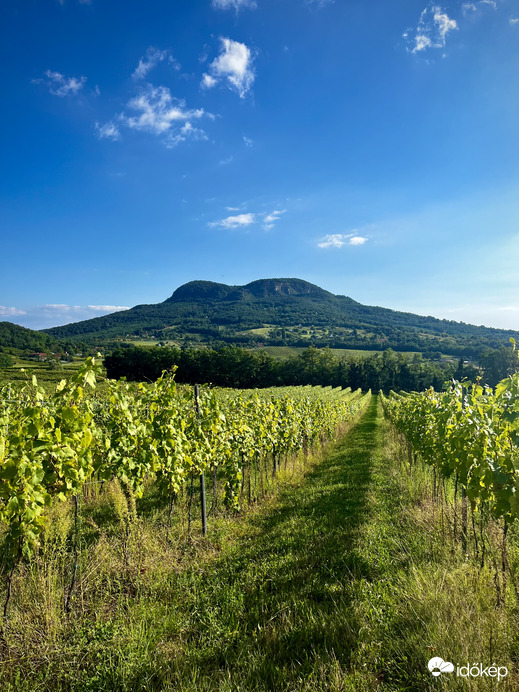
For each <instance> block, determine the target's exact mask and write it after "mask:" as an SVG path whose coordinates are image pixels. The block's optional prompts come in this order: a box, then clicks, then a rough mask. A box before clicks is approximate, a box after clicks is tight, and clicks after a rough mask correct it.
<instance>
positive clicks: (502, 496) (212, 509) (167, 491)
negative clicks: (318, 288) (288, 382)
mask: <svg viewBox="0 0 519 692" xmlns="http://www.w3.org/2000/svg"><path fill="white" fill-rule="evenodd" d="M98 374H99V365H98V364H97V363H96V361H95V359H91V358H90V359H87V361H86V362H85V363H84V365H83V366H82V367H81V368H80V369H79V370H78V371H77V372H76V373H74V374H73V375H72V376H71V377H70V378H69V379H68V380H63V381H62V382H60V383H59V384H58V386H52V387H49V386H48V385H46V386H45V387H43V386H41V384H39V383H38V381H37V380H36V378H33V380H32V382H30V383H28V384H26V385H25V386H22V385H17V386H14V385H12V386H6V387H4V388H3V389H2V390H1V392H0V525H1V529H2V551H3V553H2V571H1V578H2V583H1V585H0V589H1V592H0V593H1V598H2V604H1V608H2V611H3V612H2V613H1V615H2V617H1V632H0V652H1V658H0V680H1V681H2V688H3V689H6V690H9V692H10V691H11V690H13V692H14V690H17V691H18V690H26V691H27V692H29V691H31V692H32V690H36V689H41V690H47V689H48V690H54V689H56V690H77V691H78V692H79V691H83V690H84V691H85V692H86V691H87V690H96V691H97V690H103V691H104V690H106V691H108V690H121V692H122V691H123V690H124V691H125V692H127V691H128V692H129V691H130V690H144V689H146V690H157V691H158V690H177V689H178V690H189V691H193V692H195V690H196V692H198V690H228V691H229V692H231V690H238V689H243V690H249V689H251V690H252V689H258V690H272V689H276V690H278V689H279V690H287V691H288V690H293V689H298V690H299V689H302V690H309V691H310V690H312V691H314V692H317V690H324V689H331V690H339V689H352V690H359V692H360V691H361V690H368V689H369V690H372V689H379V688H380V689H382V690H384V689H387V690H388V691H389V690H429V689H435V688H434V685H432V682H431V679H432V678H431V675H430V673H429V671H428V670H427V660H428V659H429V658H430V655H431V653H430V652H431V651H433V650H434V651H435V653H437V654H440V655H445V656H447V655H449V656H451V659H454V660H459V661H464V660H465V659H466V658H470V660H473V659H474V660H480V659H481V660H487V659H488V657H490V659H491V660H492V661H494V660H496V661H498V662H499V663H500V664H502V665H506V666H508V670H509V676H508V677H507V679H506V681H502V682H501V688H502V689H504V690H508V689H510V690H513V689H517V687H516V685H518V684H519V674H518V671H517V670H516V662H515V660H516V659H515V653H514V651H515V648H516V644H517V635H516V633H517V631H519V629H518V627H517V626H516V624H519V623H518V612H519V605H518V603H519V548H518V545H519V540H518V535H517V526H516V525H517V522H515V519H516V518H517V515H518V512H519V501H518V493H519V476H518V474H517V473H516V468H517V467H518V456H517V447H518V443H519V376H518V375H515V376H513V377H510V378H507V379H506V380H503V381H502V382H501V383H500V384H499V385H498V386H497V387H496V388H495V390H491V389H490V388H488V387H483V386H480V385H479V384H477V385H468V384H467V383H458V382H453V383H452V384H451V386H450V388H448V389H447V390H445V391H442V392H436V391H434V390H432V389H430V390H427V391H425V392H422V393H412V394H402V393H400V394H398V393H395V392H393V393H391V394H390V395H389V396H384V395H383V394H379V395H376V396H371V393H370V392H368V393H367V394H363V393H362V392H361V391H360V390H358V391H355V392H352V391H350V390H342V389H340V388H337V389H332V388H331V387H324V388H323V387H315V386H313V387H311V386H307V387H286V388H272V389H262V390H241V391H239V390H233V389H219V388H211V387H208V386H204V387H198V386H197V387H188V386H184V385H178V384H177V383H176V382H175V377H174V372H165V373H163V376H162V377H161V378H159V379H158V380H157V381H156V382H152V383H146V384H136V383H127V382H125V381H111V380H108V381H103V382H102V383H101V385H100V386H99V383H98ZM456 657H457V658H456ZM474 657H476V658H474ZM451 659H449V660H451ZM490 662H491V661H490V660H489V663H490ZM462 682H463V686H462V687H459V689H469V690H470V689H480V688H479V687H477V686H475V687H471V683H470V682H466V681H462ZM453 684H454V683H453ZM507 685H509V686H507ZM454 689H458V687H454Z"/></svg>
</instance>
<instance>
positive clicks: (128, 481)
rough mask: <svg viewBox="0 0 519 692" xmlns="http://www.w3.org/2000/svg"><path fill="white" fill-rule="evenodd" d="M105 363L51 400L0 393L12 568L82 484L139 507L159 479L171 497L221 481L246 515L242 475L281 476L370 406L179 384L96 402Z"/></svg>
mask: <svg viewBox="0 0 519 692" xmlns="http://www.w3.org/2000/svg"><path fill="white" fill-rule="evenodd" d="M98 370H99V365H97V364H96V362H95V359H93V358H89V359H87V361H86V362H85V364H84V365H83V366H82V368H81V369H80V370H79V371H78V373H77V375H75V376H74V377H73V378H71V379H70V380H68V381H65V380H63V381H62V382H61V383H60V384H59V385H58V386H57V388H56V391H55V392H53V393H52V394H50V395H49V394H48V393H46V392H45V390H44V389H42V388H41V387H40V386H39V385H38V383H37V381H36V379H35V378H33V382H32V385H31V386H30V387H26V388H25V389H24V390H22V391H21V392H17V394H16V399H9V395H8V393H7V392H6V391H4V392H1V393H0V522H2V523H3V524H4V526H6V527H7V528H8V535H7V545H8V547H9V550H10V551H11V557H12V558H13V560H16V559H19V558H20V557H22V556H24V557H30V556H31V555H32V554H33V553H34V551H36V550H37V549H38V546H39V544H40V540H41V537H42V534H43V532H44V530H45V525H46V517H47V515H48V510H49V508H50V507H51V506H52V505H54V504H55V503H58V502H62V501H65V500H67V499H69V498H71V497H77V495H78V494H79V493H80V492H81V491H82V488H83V486H84V485H85V484H86V483H89V482H92V481H93V480H96V481H103V480H110V479H113V478H117V479H119V481H121V483H123V484H124V485H125V486H126V487H128V488H129V489H131V491H132V492H133V493H134V494H135V495H136V496H137V497H138V496H140V495H142V493H143V490H144V486H145V483H146V482H147V481H148V480H149V479H155V480H156V481H157V482H158V484H159V487H160V488H161V490H162V492H163V493H164V494H165V495H167V497H171V496H172V497H174V496H175V495H176V494H177V493H178V492H179V490H180V488H181V487H182V485H183V484H184V483H185V482H186V481H187V480H188V479H190V478H193V477H194V476H199V475H200V474H202V472H205V471H212V472H213V473H215V474H216V472H218V474H219V475H220V477H223V478H224V479H225V489H224V500H225V503H226V505H227V506H228V507H230V508H234V509H239V501H240V489H241V490H242V492H243V480H244V474H245V473H247V471H248V473H249V478H250V473H251V470H252V469H254V470H255V471H257V470H260V472H263V469H264V468H265V464H264V462H266V458H267V455H270V460H271V461H270V463H271V468H270V469H269V473H271V474H272V475H275V474H276V471H277V469H279V464H280V460H281V458H282V457H283V456H284V455H288V454H292V453H297V452H299V451H301V450H304V451H306V450H308V448H309V447H311V446H312V445H313V444H314V443H315V441H316V440H318V439H320V440H321V441H322V440H323V439H324V438H325V437H330V436H332V435H333V434H334V433H335V431H336V429H337V427H338V426H339V424H340V423H341V422H343V421H346V420H349V419H351V418H352V416H354V415H355V413H356V412H357V411H358V410H359V409H360V408H361V407H362V406H363V405H364V404H365V403H366V401H367V397H362V395H361V393H360V391H359V392H355V393H351V392H349V391H346V392H337V391H334V390H331V389H329V390H326V392H325V395H324V396H323V391H322V390H321V391H320V392H319V391H317V392H316V391H315V390H320V388H314V389H308V388H300V389H299V390H297V391H296V389H294V388H288V389H289V390H293V391H290V392H288V391H287V390H282V391H281V392H280V390H266V391H265V392H261V391H250V392H243V393H239V392H237V391H235V390H214V389H209V388H204V389H202V390H201V392H200V394H199V397H198V402H197V406H196V407H195V405H194V401H193V390H192V389H190V388H187V387H181V386H178V385H176V383H175V380H174V377H173V374H172V373H165V374H164V375H163V376H162V377H161V378H159V380H157V382H154V383H149V384H138V385H135V384H128V383H126V382H114V381H109V382H108V385H107V388H106V390H105V392H104V394H103V396H101V397H100V396H96V393H95V387H96V374H97V372H98Z"/></svg>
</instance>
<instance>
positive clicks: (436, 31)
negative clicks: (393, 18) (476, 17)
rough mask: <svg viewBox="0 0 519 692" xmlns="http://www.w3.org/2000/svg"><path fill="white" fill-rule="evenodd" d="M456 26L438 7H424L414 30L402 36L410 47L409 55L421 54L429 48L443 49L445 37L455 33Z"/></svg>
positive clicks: (454, 21)
mask: <svg viewBox="0 0 519 692" xmlns="http://www.w3.org/2000/svg"><path fill="white" fill-rule="evenodd" d="M457 29H458V24H457V22H456V20H455V19H451V18H450V17H449V16H448V15H447V13H446V12H445V11H444V10H442V8H441V7H440V6H439V5H430V6H429V7H426V8H425V9H424V10H423V12H422V14H421V15H420V20H419V22H418V25H417V27H416V29H409V30H408V31H406V32H405V33H404V34H403V37H404V38H405V39H406V41H407V43H408V44H409V46H410V47H408V48H407V50H408V52H410V53H421V52H423V51H425V50H428V49H429V48H444V47H445V43H446V40H447V35H448V34H449V32H451V31H456V30H457Z"/></svg>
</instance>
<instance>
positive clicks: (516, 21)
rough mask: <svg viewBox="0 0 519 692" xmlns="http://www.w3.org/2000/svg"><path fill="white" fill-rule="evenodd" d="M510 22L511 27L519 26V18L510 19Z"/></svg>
mask: <svg viewBox="0 0 519 692" xmlns="http://www.w3.org/2000/svg"><path fill="white" fill-rule="evenodd" d="M508 21H509V22H510V26H515V25H516V24H519V17H510V19H509V20H508Z"/></svg>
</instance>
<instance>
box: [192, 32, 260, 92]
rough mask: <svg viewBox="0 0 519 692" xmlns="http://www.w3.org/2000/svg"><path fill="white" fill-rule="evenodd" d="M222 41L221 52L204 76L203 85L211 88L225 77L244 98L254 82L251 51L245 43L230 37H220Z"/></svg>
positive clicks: (231, 86) (205, 87)
mask: <svg viewBox="0 0 519 692" xmlns="http://www.w3.org/2000/svg"><path fill="white" fill-rule="evenodd" d="M220 43H221V53H220V55H219V56H218V57H217V58H215V59H214V60H213V62H212V63H211V64H210V66H209V73H206V74H204V76H203V77H202V82H201V86H202V87H203V88H204V89H210V88H211V87H214V86H215V85H216V84H217V83H218V82H219V81H220V80H222V79H224V80H226V81H227V84H228V86H229V88H231V89H234V90H235V91H237V92H238V94H239V95H240V97H241V98H243V97H244V96H245V94H246V93H247V92H248V91H249V90H250V88H251V87H252V84H253V82H254V70H253V68H252V55H251V51H250V49H249V48H248V47H247V46H246V45H245V44H244V43H239V42H238V41H232V40H231V39H230V38H220Z"/></svg>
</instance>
